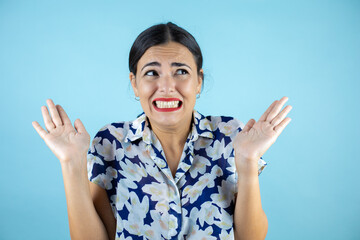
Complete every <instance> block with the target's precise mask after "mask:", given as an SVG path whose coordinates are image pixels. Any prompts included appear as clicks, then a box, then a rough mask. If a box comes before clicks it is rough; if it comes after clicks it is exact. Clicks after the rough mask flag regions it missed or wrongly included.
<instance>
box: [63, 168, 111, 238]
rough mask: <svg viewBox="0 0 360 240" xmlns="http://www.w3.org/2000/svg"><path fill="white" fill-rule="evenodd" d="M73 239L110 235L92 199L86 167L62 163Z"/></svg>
mask: <svg viewBox="0 0 360 240" xmlns="http://www.w3.org/2000/svg"><path fill="white" fill-rule="evenodd" d="M61 167H62V174H63V179H64V187H65V194H66V203H67V211H68V217H69V228H70V236H71V239H75V240H77V239H104V240H105V239H106V240H108V239H109V238H108V235H107V232H106V229H105V226H104V224H103V222H102V221H101V219H100V217H99V215H98V213H97V212H96V210H95V207H94V204H93V202H92V199H91V194H90V188H89V181H88V178H87V172H86V167H85V168H82V170H80V171H79V170H78V168H77V167H75V166H72V165H71V164H67V165H62V166H61Z"/></svg>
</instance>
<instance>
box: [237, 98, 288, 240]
mask: <svg viewBox="0 0 360 240" xmlns="http://www.w3.org/2000/svg"><path fill="white" fill-rule="evenodd" d="M287 100H288V98H287V97H283V98H282V99H281V100H280V101H274V102H273V103H272V104H271V105H270V107H269V108H268V109H267V110H266V111H265V113H264V114H263V115H262V116H261V117H260V119H259V120H258V121H257V122H256V121H255V120H254V119H251V120H249V122H248V123H247V124H246V125H245V127H244V129H242V131H240V132H239V133H238V134H237V136H236V137H235V140H234V150H235V163H236V171H237V172H238V193H237V196H236V202H235V213H234V225H235V229H234V233H235V239H237V240H241V239H252V240H256V239H265V237H266V234H267V229H268V221H267V217H266V215H265V212H264V211H263V209H262V206H261V198H260V187H259V178H258V160H259V158H260V157H261V156H262V155H263V154H264V153H265V152H266V151H267V149H268V148H269V147H270V146H271V145H272V144H273V143H274V142H275V141H276V139H277V138H278V136H279V135H280V134H281V132H282V131H283V130H284V128H285V127H286V126H287V125H288V124H289V122H290V120H291V119H290V118H288V117H286V115H287V114H288V113H289V112H290V110H291V108H292V107H291V106H290V105H289V106H286V107H285V108H284V109H283V110H282V111H281V112H280V110H281V108H282V107H283V105H284V104H285V102H286V101H287Z"/></svg>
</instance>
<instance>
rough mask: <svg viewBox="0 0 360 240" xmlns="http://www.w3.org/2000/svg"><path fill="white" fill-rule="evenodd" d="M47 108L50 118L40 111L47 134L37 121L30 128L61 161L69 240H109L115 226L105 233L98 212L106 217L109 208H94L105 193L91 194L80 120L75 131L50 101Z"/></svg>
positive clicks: (95, 191)
mask: <svg viewBox="0 0 360 240" xmlns="http://www.w3.org/2000/svg"><path fill="white" fill-rule="evenodd" d="M47 104H48V106H49V109H50V114H49V111H48V109H47V107H46V106H42V107H41V112H42V115H43V119H44V122H45V127H46V129H47V131H46V130H44V129H43V128H42V127H41V126H40V124H39V123H38V122H36V121H34V122H32V125H33V127H34V128H35V130H36V131H37V132H38V134H39V135H40V137H41V138H42V139H43V140H44V141H45V143H46V145H47V146H48V147H49V148H50V149H51V151H52V152H53V153H54V154H55V156H56V157H57V158H58V159H59V160H60V164H61V169H62V174H63V179H64V187H65V194H66V203H67V211H68V217H69V227H70V235H71V239H86V240H88V239H96V240H101V239H104V240H105V239H106V240H107V239H109V236H108V233H107V231H108V232H111V233H113V232H115V224H114V218H113V217H112V218H110V219H112V220H110V222H111V223H110V224H109V221H107V223H108V227H107V228H108V230H107V228H106V227H105V225H104V223H103V220H102V218H103V219H104V217H103V214H102V212H101V213H100V214H98V212H97V210H98V211H102V210H103V209H106V213H108V212H109V209H110V205H108V206H107V207H101V208H99V207H96V208H95V206H94V204H95V205H96V204H98V203H99V202H100V203H101V204H103V203H104V202H106V197H107V196H106V194H104V193H105V190H104V189H98V188H94V187H93V186H92V191H90V185H89V180H88V178H87V159H86V156H87V151H88V148H89V144H90V136H89V134H88V133H87V132H86V130H85V127H84V125H83V124H82V122H81V121H80V119H76V120H75V122H74V127H75V128H74V127H73V126H72V124H71V122H70V119H69V117H68V116H67V114H66V112H65V111H64V109H63V108H62V107H61V106H60V105H56V106H55V104H54V103H53V101H52V100H51V99H48V100H47ZM50 115H51V116H50ZM99 198H100V199H102V200H99ZM110 226H111V227H110ZM110 228H111V229H110ZM113 236H115V234H114V235H113Z"/></svg>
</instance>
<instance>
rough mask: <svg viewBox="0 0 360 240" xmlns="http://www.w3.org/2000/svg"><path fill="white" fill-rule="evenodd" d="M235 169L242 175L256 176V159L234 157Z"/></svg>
mask: <svg viewBox="0 0 360 240" xmlns="http://www.w3.org/2000/svg"><path fill="white" fill-rule="evenodd" d="M235 162H236V171H237V173H238V175H242V176H248V177H251V176H256V177H257V176H258V161H257V159H254V158H242V157H237V158H235Z"/></svg>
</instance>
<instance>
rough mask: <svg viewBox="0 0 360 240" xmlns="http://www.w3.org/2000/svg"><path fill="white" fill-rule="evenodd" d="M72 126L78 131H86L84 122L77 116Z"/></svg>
mask: <svg viewBox="0 0 360 240" xmlns="http://www.w3.org/2000/svg"><path fill="white" fill-rule="evenodd" d="M74 127H75V129H76V131H77V132H78V133H86V129H85V127H84V124H83V123H82V122H81V120H80V119H79V118H78V119H76V120H75V122H74Z"/></svg>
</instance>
